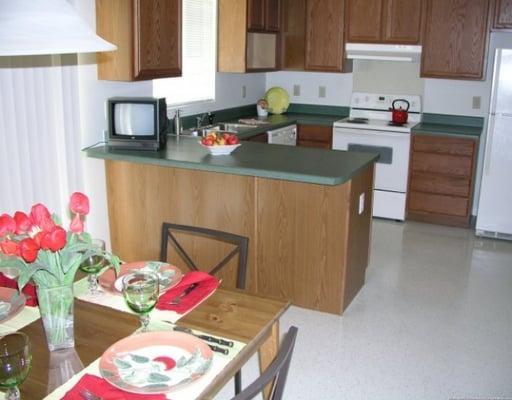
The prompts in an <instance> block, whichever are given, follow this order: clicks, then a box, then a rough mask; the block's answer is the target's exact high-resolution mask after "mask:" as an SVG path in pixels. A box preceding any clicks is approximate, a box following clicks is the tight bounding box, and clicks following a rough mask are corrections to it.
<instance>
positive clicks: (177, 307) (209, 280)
mask: <svg viewBox="0 0 512 400" xmlns="http://www.w3.org/2000/svg"><path fill="white" fill-rule="evenodd" d="M196 282H197V283H199V286H197V287H196V288H195V289H194V290H192V291H191V292H190V293H189V294H187V295H186V296H185V297H183V298H182V299H181V301H180V303H179V304H170V302H171V301H172V300H173V299H174V298H175V297H177V296H179V295H180V294H181V293H183V291H184V290H185V289H186V288H188V287H189V286H190V285H191V284H193V283H196ZM219 285H220V281H219V280H218V279H217V278H215V277H214V276H212V275H210V274H207V273H206V272H202V271H193V272H189V273H188V274H186V275H185V276H184V277H183V279H182V280H181V281H180V282H179V283H178V284H177V285H176V286H174V287H173V288H171V289H169V290H168V291H167V292H165V293H164V294H163V295H161V296H160V299H159V300H158V303H157V305H156V308H158V309H159V310H171V311H176V312H177V313H178V314H183V313H185V312H187V311H188V310H190V309H191V308H194V307H195V306H196V305H198V304H199V303H200V302H201V301H203V299H205V298H206V297H208V295H210V293H212V292H213V291H214V290H215V289H217V288H218V287H219Z"/></svg>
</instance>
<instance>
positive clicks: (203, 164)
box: [85, 117, 378, 185]
mask: <svg viewBox="0 0 512 400" xmlns="http://www.w3.org/2000/svg"><path fill="white" fill-rule="evenodd" d="M315 118H316V117H315ZM288 121H289V120H287V122H286V123H288ZM279 123H281V122H279ZM283 123H284V122H283ZM264 131H266V129H265V130H264ZM198 140H199V139H198V138H197V137H190V136H180V137H176V136H174V135H169V136H168V141H167V148H166V149H165V150H160V151H137V150H120V149H112V148H110V147H108V146H99V147H93V148H88V149H85V152H86V154H87V156H88V157H92V158H100V159H107V160H120V161H128V162H134V163H144V164H152V165H160V166H164V167H175V168H185V169H195V170H201V171H212V172H220V173H226V174H235V175H248V176H257V177H262V178H271V179H282V180H288V181H296V182H305V183H315V184H320V185H339V184H343V183H345V182H347V181H349V180H350V179H351V178H352V177H353V176H354V175H356V174H357V173H358V172H360V171H362V170H364V169H365V168H366V167H368V166H369V165H370V164H371V163H373V162H375V161H376V160H377V159H378V155H377V154H373V153H360V152H352V151H351V152H346V151H338V150H324V149H315V148H306V147H294V146H283V145H273V144H265V143H253V142H245V141H244V142H243V143H242V146H240V147H239V148H238V149H236V150H235V151H234V152H233V153H232V154H230V155H225V156H212V155H210V154H209V153H208V151H207V150H206V149H204V148H203V147H202V146H201V145H199V143H198Z"/></svg>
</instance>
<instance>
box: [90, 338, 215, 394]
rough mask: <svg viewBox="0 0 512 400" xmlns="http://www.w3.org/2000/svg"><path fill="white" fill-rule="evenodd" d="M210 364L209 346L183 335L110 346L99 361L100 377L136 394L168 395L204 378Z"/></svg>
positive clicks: (130, 340)
mask: <svg viewBox="0 0 512 400" xmlns="http://www.w3.org/2000/svg"><path fill="white" fill-rule="evenodd" d="M212 362H213V352H212V350H211V349H210V347H208V345H207V344H206V343H205V342H203V341H202V340H200V339H198V338H196V337H195V336H193V335H190V334H188V333H183V332H147V333H141V334H137V335H133V336H129V337H127V338H124V339H122V340H120V341H119V342H117V343H114V344H113V345H112V346H110V347H109V348H108V349H107V351H105V353H103V355H102V357H101V359H100V365H99V368H100V373H101V376H102V377H103V378H104V379H105V380H107V381H108V382H109V383H111V384H112V385H114V386H115V387H117V388H119V389H121V390H124V391H127V392H130V393H137V394H158V393H168V392H170V391H172V390H174V389H176V388H181V387H183V386H184V385H188V384H190V383H192V382H194V381H196V380H197V379H200V378H201V377H202V376H204V375H205V374H206V373H207V372H208V370H209V369H210V367H211V365H212Z"/></svg>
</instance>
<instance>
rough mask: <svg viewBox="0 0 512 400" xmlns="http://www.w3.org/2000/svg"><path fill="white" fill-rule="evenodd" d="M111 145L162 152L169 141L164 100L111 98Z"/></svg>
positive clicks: (108, 114)
mask: <svg viewBox="0 0 512 400" xmlns="http://www.w3.org/2000/svg"><path fill="white" fill-rule="evenodd" d="M107 118H108V145H109V146H112V147H114V148H118V149H139V150H160V149H162V148H164V147H165V142H166V138H167V105H166V102H165V98H154V97H112V98H110V99H108V100H107Z"/></svg>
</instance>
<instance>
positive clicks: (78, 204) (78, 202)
mask: <svg viewBox="0 0 512 400" xmlns="http://www.w3.org/2000/svg"><path fill="white" fill-rule="evenodd" d="M69 208H70V210H71V212H73V213H75V214H80V215H87V214H89V198H88V197H87V196H86V195H85V194H83V193H80V192H75V193H73V194H72V195H71V199H70V200H69Z"/></svg>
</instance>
